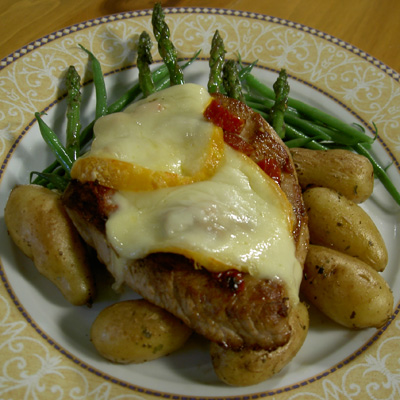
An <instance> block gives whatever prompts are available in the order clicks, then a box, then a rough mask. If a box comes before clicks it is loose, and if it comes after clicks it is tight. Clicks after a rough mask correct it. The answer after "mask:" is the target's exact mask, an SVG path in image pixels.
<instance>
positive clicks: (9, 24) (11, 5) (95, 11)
mask: <svg viewBox="0 0 400 400" xmlns="http://www.w3.org/2000/svg"><path fill="white" fill-rule="evenodd" d="M161 3H162V5H163V6H164V7H219V8H228V9H233V10H242V11H251V12H257V13H262V14H266V15H271V16H275V17H279V18H283V19H287V20H290V21H293V22H297V23H301V24H304V25H307V26H310V27H313V28H316V29H318V30H320V31H323V32H325V33H328V34H330V35H332V36H335V37H337V38H339V39H342V40H344V41H345V42H348V43H350V44H352V45H354V46H356V47H358V48H359V49H361V50H363V51H365V52H366V53H368V54H370V55H372V56H373V57H375V58H377V59H378V60H380V61H382V62H383V63H385V64H386V65H388V66H389V67H391V68H392V69H394V70H396V71H397V72H399V71H400V23H399V20H400V1H399V0H322V1H321V0H231V1H228V0H163V1H161ZM153 5H154V1H149V0H86V1H84V0H1V4H0V59H3V58H5V57H7V56H8V55H10V54H12V53H13V52H15V51H16V50H18V49H19V48H21V47H23V46H25V45H27V44H29V43H30V42H32V41H34V40H36V39H39V38H41V37H43V36H45V35H47V34H50V33H52V32H54V31H58V30H60V29H63V28H65V27H67V26H70V25H74V24H77V23H80V22H83V21H86V20H89V19H93V18H97V17H101V16H104V15H109V14H115V13H119V12H124V11H131V10H140V9H148V8H152V7H153Z"/></svg>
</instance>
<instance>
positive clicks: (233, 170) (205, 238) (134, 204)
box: [106, 146, 301, 300]
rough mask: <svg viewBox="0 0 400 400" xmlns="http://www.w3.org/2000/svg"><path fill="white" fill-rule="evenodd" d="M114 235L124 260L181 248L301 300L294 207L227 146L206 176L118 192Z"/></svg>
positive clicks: (110, 231) (213, 266)
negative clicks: (278, 283)
mask: <svg viewBox="0 0 400 400" xmlns="http://www.w3.org/2000/svg"><path fill="white" fill-rule="evenodd" d="M114 201H115V202H116V204H117V205H118V211H117V212H115V213H114V214H112V216H111V217H110V218H109V220H108V222H107V225H106V230H107V235H108V240H109V241H110V243H111V245H112V247H113V248H114V249H115V250H116V252H117V254H118V255H119V256H120V257H121V258H122V259H124V260H132V259H138V258H142V257H145V256H146V255H148V254H150V253H155V252H173V253H177V254H182V255H184V256H186V257H188V258H190V259H193V260H194V261H195V262H197V263H199V264H200V265H202V266H204V267H205V268H207V269H208V270H210V271H213V272H220V271H224V270H228V269H232V268H234V269H237V270H240V271H245V272H249V273H250V274H252V275H254V276H257V277H259V278H269V279H280V280H282V281H283V282H284V283H285V284H286V285H287V287H288V289H289V293H290V297H291V298H292V299H295V300H297V293H298V289H299V284H300V280H301V267H300V265H299V263H298V261H297V259H296V258H295V245H294V241H293V238H292V235H291V230H292V219H291V217H292V211H291V206H290V203H289V202H288V200H287V198H286V196H285V194H284V193H283V192H282V190H281V189H280V188H279V186H278V185H277V184H276V183H275V182H274V181H273V180H272V179H271V178H269V177H268V176H267V175H266V174H264V173H263V172H262V171H261V169H260V168H259V167H258V166H257V165H256V164H255V163H254V162H253V161H251V160H250V159H249V158H248V157H246V156H244V155H243V154H241V153H239V152H237V151H235V150H233V149H231V148H230V147H228V146H227V147H226V149H225V160H224V162H223V164H222V165H221V167H220V168H219V169H218V171H217V172H216V173H215V175H213V177H212V178H210V179H209V180H207V181H201V182H196V183H193V184H190V185H183V186H178V187H174V188H165V189H159V190H156V191H153V192H119V193H117V194H116V195H115V196H114Z"/></svg>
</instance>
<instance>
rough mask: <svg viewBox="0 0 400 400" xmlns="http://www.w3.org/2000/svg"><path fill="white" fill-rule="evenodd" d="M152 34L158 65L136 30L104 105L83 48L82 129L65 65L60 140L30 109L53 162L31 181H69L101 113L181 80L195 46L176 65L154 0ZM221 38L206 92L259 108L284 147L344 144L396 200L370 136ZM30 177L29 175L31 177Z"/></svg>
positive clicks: (74, 83)
mask: <svg viewBox="0 0 400 400" xmlns="http://www.w3.org/2000/svg"><path fill="white" fill-rule="evenodd" d="M152 26H153V34H154V37H155V38H156V41H157V44H158V51H159V54H160V56H161V57H162V59H163V64H162V65H161V66H160V67H159V68H157V69H155V70H154V71H151V69H150V65H151V64H152V63H153V60H152V56H151V47H152V41H151V38H150V36H149V34H148V33H147V32H145V31H144V32H142V34H141V35H140V38H139V43H138V51H137V63H136V65H137V68H138V72H139V79H138V82H137V83H135V84H134V85H133V86H132V87H131V88H129V89H128V90H127V91H126V92H125V93H124V94H123V95H122V96H121V97H120V98H119V99H118V100H117V101H115V102H114V103H112V104H110V105H108V102H107V92H106V86H105V82H104V75H103V73H102V70H101V65H100V62H99V61H98V60H97V59H96V57H95V56H94V55H93V54H92V53H91V52H90V51H88V50H87V49H85V48H84V47H82V46H80V47H81V48H82V49H83V51H85V52H86V53H87V54H88V57H89V61H90V63H91V65H92V71H93V82H94V87H95V93H96V112H95V117H94V119H93V121H92V122H91V123H90V124H88V125H87V126H86V127H85V128H84V129H81V124H80V106H81V93H80V77H79V75H78V73H77V71H76V70H75V68H74V67H73V66H70V67H69V70H68V74H67V77H66V81H67V114H66V117H67V132H66V145H65V146H64V145H63V144H62V143H61V141H60V140H59V139H58V137H57V135H56V134H55V132H54V131H53V130H52V129H51V128H50V127H49V126H48V125H47V124H46V123H45V122H44V121H43V120H42V118H41V113H36V114H35V117H36V119H37V121H38V124H39V128H40V132H41V134H42V136H43V139H44V140H45V142H46V143H47V144H48V145H49V147H50V148H51V150H52V151H53V153H54V155H55V158H56V161H55V162H54V163H53V164H51V165H50V166H49V167H47V168H46V169H44V170H43V171H42V172H38V171H34V172H32V173H31V182H32V183H36V184H40V185H43V186H47V187H51V188H57V189H59V190H61V191H63V190H64V189H65V188H66V186H67V184H68V182H69V180H70V171H71V167H72V164H73V163H74V161H75V160H76V158H77V157H79V155H80V154H81V149H83V148H84V147H85V146H86V145H87V144H88V143H89V142H90V141H91V140H92V138H93V126H94V124H95V122H96V120H97V119H98V118H100V117H102V116H103V115H107V114H111V113H114V112H118V111H122V110H123V109H124V108H125V107H126V106H127V105H128V104H130V103H131V102H133V101H135V100H137V99H138V98H140V97H147V96H148V95H150V94H151V93H154V92H155V91H158V90H162V89H164V88H165V87H168V86H170V85H177V84H183V83H185V80H184V74H183V70H184V69H185V68H186V67H188V66H189V65H190V64H192V63H193V61H194V60H196V59H197V57H198V55H199V53H200V51H198V52H197V53H196V54H195V55H194V56H193V57H192V58H191V59H190V60H189V61H187V62H186V63H184V64H183V65H181V63H180V62H179V60H178V58H177V51H176V49H175V47H174V45H173V43H172V41H171V39H170V30H169V27H168V25H167V23H166V21H165V15H164V12H163V9H162V7H161V4H160V3H156V4H155V6H154V9H153V14H152ZM225 54H226V51H225V48H224V43H223V40H222V38H221V36H220V34H219V32H218V30H216V32H215V34H214V36H213V39H212V43H211V51H210V58H209V78H208V84H207V88H208V91H209V92H210V93H211V94H212V93H222V94H225V95H227V96H229V97H232V98H235V99H238V100H240V101H243V102H245V103H246V104H247V105H248V106H250V107H251V108H253V109H254V110H255V111H257V112H258V113H260V114H261V115H262V116H263V117H264V118H265V119H266V120H267V121H268V122H269V123H270V124H271V125H272V126H273V128H274V129H275V131H276V132H277V133H278V135H279V136H280V137H281V138H282V139H283V141H284V142H285V143H286V144H287V146H288V147H307V148H311V149H318V150H327V149H330V148H346V149H350V150H352V151H355V152H357V153H359V154H362V155H364V156H365V157H367V158H368V159H369V160H370V162H371V163H372V165H373V168H374V173H375V175H376V177H377V178H379V179H380V181H381V182H382V183H383V185H384V187H385V188H386V189H387V191H388V192H389V193H390V195H391V196H392V197H393V198H394V200H395V201H396V202H397V203H398V204H399V205H400V194H399V192H398V190H397V189H396V187H395V186H394V184H393V182H392V181H391V180H390V178H389V176H388V174H387V172H386V170H385V168H383V167H382V166H381V165H380V164H379V163H378V162H377V161H376V159H375V158H374V157H373V155H372V153H371V150H370V149H371V145H372V143H373V142H374V140H375V138H376V135H375V138H372V137H370V136H368V135H367V134H365V132H363V131H362V130H361V129H360V128H359V127H357V126H351V125H348V124H346V123H344V122H343V121H341V120H339V119H337V118H335V117H333V116H331V115H329V114H327V113H325V112H323V111H321V110H319V109H316V108H314V107H311V106H309V105H307V104H305V103H303V102H301V101H299V100H296V99H292V98H290V97H289V91H290V87H289V84H288V76H287V74H286V71H285V70H284V69H282V70H281V71H280V72H279V75H278V78H277V80H276V82H275V83H274V85H273V88H272V89H271V88H269V87H268V86H267V85H265V84H263V83H262V82H260V81H259V80H258V79H257V78H256V77H255V76H254V75H253V74H252V69H253V67H254V65H255V64H256V63H255V62H254V63H253V64H251V65H248V66H243V65H242V63H241V60H240V59H239V60H238V61H235V60H230V59H228V60H225ZM35 175H36V177H35V179H33V176H35Z"/></svg>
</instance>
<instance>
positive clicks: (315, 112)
mask: <svg viewBox="0 0 400 400" xmlns="http://www.w3.org/2000/svg"><path fill="white" fill-rule="evenodd" d="M246 82H247V84H248V85H249V86H250V87H251V88H252V89H253V90H255V91H256V92H258V93H259V94H261V95H263V96H265V97H267V98H269V99H274V96H275V93H274V91H273V90H272V89H270V88H269V87H268V86H267V85H264V84H263V83H261V82H260V81H259V80H258V79H257V78H256V77H255V76H254V75H252V74H248V75H247V76H246ZM288 106H290V107H293V108H295V109H296V110H297V111H298V112H299V113H301V114H302V115H303V116H305V117H307V118H309V119H311V120H314V121H320V122H322V123H324V124H325V125H327V126H329V127H332V128H335V129H336V130H338V131H340V132H342V133H343V135H348V136H349V137H354V138H355V139H356V140H358V141H359V142H365V143H373V141H374V139H373V138H371V137H369V136H367V135H366V134H365V133H363V132H361V131H359V130H358V129H356V128H355V127H352V126H351V125H348V124H346V123H345V122H343V121H341V120H339V119H338V118H336V117H333V116H332V115H329V114H327V113H325V112H324V111H322V110H319V109H317V108H315V107H312V106H310V105H308V104H305V103H303V102H301V101H299V100H295V99H292V98H291V97H289V98H288Z"/></svg>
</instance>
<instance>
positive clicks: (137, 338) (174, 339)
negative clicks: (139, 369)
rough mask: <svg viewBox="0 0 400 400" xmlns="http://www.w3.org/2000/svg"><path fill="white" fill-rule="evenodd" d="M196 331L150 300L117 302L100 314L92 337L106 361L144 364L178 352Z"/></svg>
mask: <svg viewBox="0 0 400 400" xmlns="http://www.w3.org/2000/svg"><path fill="white" fill-rule="evenodd" d="M191 333H192V331H191V329H190V328H189V327H187V326H186V325H185V324H184V323H183V322H182V321H180V320H179V319H177V318H176V317H174V316H173V315H172V314H170V313H168V312H167V311H165V310H163V309H162V308H160V307H157V306H155V305H153V304H151V303H149V302H148V301H146V300H143V299H137V300H126V301H121V302H118V303H115V304H113V305H111V306H109V307H107V308H105V309H104V310H103V311H101V312H100V313H99V315H98V316H97V318H96V320H95V321H94V322H93V324H92V328H91V332H90V337H91V340H92V342H93V345H94V346H95V348H96V350H97V351H98V352H99V353H100V354H101V355H102V356H103V357H104V358H106V359H108V360H110V361H112V362H115V363H121V364H128V363H142V362H145V361H150V360H154V359H156V358H159V357H163V356H165V355H167V354H170V353H172V352H174V351H175V350H178V349H179V348H180V347H182V346H183V344H184V343H185V342H186V341H187V339H188V338H189V337H190V335H191Z"/></svg>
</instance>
